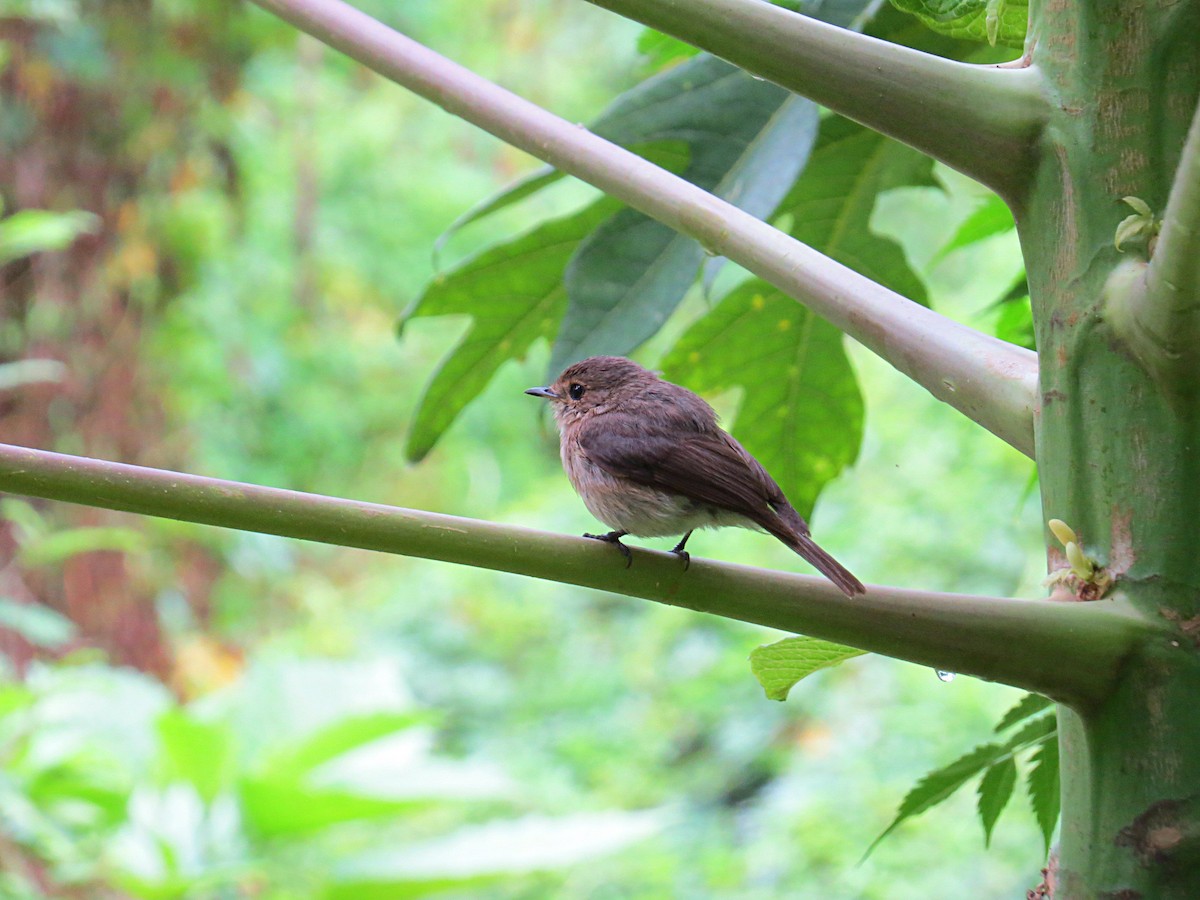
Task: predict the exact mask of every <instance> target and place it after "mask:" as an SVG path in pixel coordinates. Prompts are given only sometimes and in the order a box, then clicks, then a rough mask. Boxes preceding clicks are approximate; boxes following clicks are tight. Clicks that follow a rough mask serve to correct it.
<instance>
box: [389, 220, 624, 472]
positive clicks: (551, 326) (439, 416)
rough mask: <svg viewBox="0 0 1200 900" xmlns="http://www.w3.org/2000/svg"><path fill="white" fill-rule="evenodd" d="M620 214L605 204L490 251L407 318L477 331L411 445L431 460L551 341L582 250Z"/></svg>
mask: <svg viewBox="0 0 1200 900" xmlns="http://www.w3.org/2000/svg"><path fill="white" fill-rule="evenodd" d="M616 208H617V203H616V201H613V200H607V199H605V200H599V201H597V202H595V203H593V204H592V205H591V206H589V207H587V208H586V209H584V210H581V211H580V212H577V213H575V214H574V215H570V216H564V217H562V218H559V219H551V220H550V221H548V222H543V223H542V224H541V225H539V226H537V227H536V228H534V229H533V230H531V231H528V232H526V233H525V234H523V235H521V236H519V237H517V238H514V239H513V240H510V241H508V242H506V243H503V244H499V245H496V246H493V247H490V248H488V249H487V250H484V251H482V252H481V253H479V254H477V255H476V256H474V257H472V258H470V259H468V260H466V261H465V262H463V263H462V264H460V265H459V266H457V267H456V268H455V269H454V270H453V271H451V272H449V273H447V274H445V275H443V276H441V277H440V278H438V279H437V280H436V281H434V282H433V283H432V284H431V285H430V286H429V287H428V288H426V290H425V292H424V293H423V294H422V295H421V297H420V299H419V300H418V301H417V304H416V306H415V307H414V308H413V310H412V311H411V312H410V313H409V314H408V316H407V317H406V320H407V319H411V318H415V317H419V316H442V315H451V314H456V313H457V314H465V315H470V316H471V317H472V322H471V327H470V330H469V331H468V332H467V333H466V334H465V335H464V336H463V338H462V340H461V341H459V343H458V345H457V346H456V347H455V348H454V350H453V351H451V353H450V355H449V356H448V357H447V358H446V359H445V360H444V361H443V362H442V364H441V366H440V367H439V368H438V371H437V372H436V373H435V375H434V377H433V380H432V381H431V382H430V383H429V385H428V386H427V387H426V388H425V393H424V395H423V396H422V397H421V401H420V403H419V404H418V407H417V412H416V416H415V418H414V421H413V425H412V428H411V430H410V431H409V434H408V440H407V442H406V444H405V455H406V456H407V457H408V459H409V460H411V461H413V462H416V461H418V460H420V459H422V458H424V456H425V454H427V453H428V452H429V451H430V449H431V448H432V447H433V445H434V443H435V442H436V441H437V439H438V438H439V437H441V436H442V434H443V433H444V432H445V430H446V429H447V428H449V427H450V423H452V422H453V421H454V419H455V418H456V417H457V416H458V414H459V413H460V412H461V411H462V409H463V408H464V407H465V406H466V405H467V404H468V403H469V402H470V401H471V400H472V399H474V397H475V395H476V394H478V393H479V392H480V391H481V390H483V388H484V387H485V386H486V385H487V383H488V381H490V380H491V377H492V375H493V374H495V372H496V370H497V369H498V368H499V367H500V365H501V364H502V363H504V362H505V361H507V360H508V359H510V358H512V357H514V356H515V357H520V356H523V355H524V354H525V353H526V352H527V351H528V349H529V346H530V345H531V344H532V343H533V342H534V341H536V340H538V339H539V338H544V339H547V340H549V339H550V338H552V337H553V336H554V333H555V331H556V330H557V329H558V324H559V320H560V319H561V318H562V313H563V310H564V309H565V308H566V301H567V297H566V291H565V289H564V288H563V283H562V273H563V269H564V268H565V267H566V265H567V260H568V259H570V257H571V254H572V253H574V252H575V248H576V247H577V246H578V244H579V242H580V241H581V240H583V238H584V236H586V235H587V234H588V233H589V232H590V231H591V230H592V229H593V228H595V227H596V226H597V225H598V224H599V223H600V222H601V221H603V220H604V219H605V218H607V217H608V216H609V215H610V214H611V213H612V211H613V210H614V209H616Z"/></svg>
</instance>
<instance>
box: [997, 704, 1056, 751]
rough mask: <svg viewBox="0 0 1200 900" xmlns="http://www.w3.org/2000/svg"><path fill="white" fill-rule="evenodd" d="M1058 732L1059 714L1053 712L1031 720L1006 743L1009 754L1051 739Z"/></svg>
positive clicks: (1005, 746)
mask: <svg viewBox="0 0 1200 900" xmlns="http://www.w3.org/2000/svg"><path fill="white" fill-rule="evenodd" d="M1057 732H1058V714H1057V713H1054V712H1051V713H1049V714H1048V715H1044V716H1039V717H1038V718H1036V719H1031V720H1029V721H1028V722H1027V723H1026V724H1025V726H1024V727H1023V728H1022V729H1021V730H1020V731H1018V732H1017V733H1016V734H1014V735H1013V736H1012V737H1010V738H1009V739H1008V740H1007V741H1005V742H1004V745H1003V747H1004V749H1005V751H1007V752H1012V753H1018V752H1020V751H1021V750H1025V749H1026V748H1028V747H1033V746H1036V745H1037V744H1039V743H1041V742H1043V741H1045V740H1047V739H1049V738H1050V737H1051V736H1053V735H1055V734H1056V733H1057Z"/></svg>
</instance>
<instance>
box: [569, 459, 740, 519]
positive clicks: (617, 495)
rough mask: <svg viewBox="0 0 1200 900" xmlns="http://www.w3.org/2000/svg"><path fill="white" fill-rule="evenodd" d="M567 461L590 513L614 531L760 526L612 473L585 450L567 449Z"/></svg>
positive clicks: (576, 489)
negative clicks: (589, 457)
mask: <svg viewBox="0 0 1200 900" xmlns="http://www.w3.org/2000/svg"><path fill="white" fill-rule="evenodd" d="M562 461H563V468H564V469H565V470H566V473H567V477H568V478H569V479H570V480H571V484H572V486H573V487H574V488H575V491H576V492H577V493H578V494H579V496H580V498H581V499H582V500H583V503H584V505H585V506H586V507H587V508H588V512H590V513H591V514H592V515H593V516H595V517H596V518H597V519H599V520H600V521H601V522H603V523H604V524H605V525H607V526H608V527H609V528H611V529H613V530H614V531H624V532H627V533H628V534H632V535H634V536H635V537H666V536H668V535H677V534H684V533H686V532H688V531H692V530H693V529H696V528H723V527H726V526H738V527H742V528H752V529H754V530H756V531H757V530H760V529H759V527H758V526H757V525H756V524H755V523H754V522H752V521H751V520H749V519H747V518H746V517H745V516H741V515H738V514H736V513H731V512H728V511H727V510H723V509H719V508H718V507H714V506H710V505H707V504H702V503H698V502H696V501H695V500H691V499H689V498H687V497H684V496H682V495H680V494H672V493H667V492H665V491H661V490H658V489H657V488H652V487H648V486H646V485H641V484H636V483H634V482H632V481H628V480H626V479H623V478H617V477H616V476H613V475H610V474H609V473H608V472H606V471H604V470H603V469H601V468H600V467H599V466H596V465H594V464H593V463H591V462H590V461H589V460H588V459H587V458H586V457H585V456H584V455H583V454H582V453H575V454H568V453H566V452H563V454H562Z"/></svg>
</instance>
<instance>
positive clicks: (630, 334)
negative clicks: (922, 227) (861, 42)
mask: <svg viewBox="0 0 1200 900" xmlns="http://www.w3.org/2000/svg"><path fill="white" fill-rule="evenodd" d="M606 122H607V124H608V125H609V126H610V127H615V128H616V130H618V131H624V132H630V133H637V134H638V135H639V137H640V138H641V139H643V140H666V139H675V140H685V141H686V142H687V143H688V146H689V148H690V150H691V164H690V165H689V166H688V169H687V171H686V172H685V173H684V177H685V178H687V179H688V180H689V181H691V182H692V183H693V184H696V185H698V186H699V187H702V188H705V189H706V190H709V191H711V192H712V193H713V194H715V195H716V196H718V197H721V198H723V199H726V200H728V201H729V202H731V203H733V204H735V205H737V206H739V207H740V208H742V209H745V210H746V211H747V212H749V213H751V214H752V215H756V216H760V217H765V216H767V215H769V214H770V212H771V210H773V209H774V208H775V206H776V204H778V202H779V200H780V198H781V197H782V196H783V194H784V193H785V192H786V191H787V188H788V186H789V185H790V184H791V183H792V181H793V179H794V178H795V177H796V175H797V174H798V173H799V171H800V169H801V168H802V167H803V166H804V162H805V159H806V157H807V152H806V151H807V149H808V147H809V146H811V142H812V140H813V138H814V136H815V133H816V128H817V123H818V119H817V112H816V107H815V105H814V104H812V103H811V102H810V101H807V100H803V99H801V98H797V97H793V96H791V95H789V94H788V93H787V91H784V90H783V89H782V88H779V87H776V86H775V85H772V84H768V83H766V82H763V81H759V80H756V79H754V78H752V77H751V76H749V75H748V74H746V73H745V72H743V71H741V70H740V69H737V68H735V67H733V66H731V65H729V64H728V63H726V62H724V61H723V60H719V59H716V58H714V57H711V56H707V55H705V56H700V57H697V58H695V59H691V60H688V61H687V62H685V63H683V64H681V65H679V66H676V67H675V68H673V69H670V70H668V71H667V72H665V73H663V74H662V75H659V76H656V77H654V78H652V79H650V80H649V81H647V82H645V83H643V84H642V85H639V86H638V87H637V88H634V89H633V90H632V91H630V92H628V93H627V94H626V95H625V99H624V102H623V103H622V104H621V105H620V107H619V109H614V110H613V111H611V112H610V113H609V114H608V117H607V119H606ZM703 260H704V251H703V249H702V248H701V247H700V245H699V244H698V243H696V242H695V241H694V240H692V239H691V238H688V237H685V236H683V235H680V234H679V233H677V232H675V231H672V230H671V229H670V228H668V227H667V226H665V225H662V224H660V223H658V222H656V221H654V220H653V219H650V218H649V217H647V216H645V215H643V214H642V213H639V212H635V211H633V210H622V211H621V212H619V213H617V214H616V216H614V217H613V218H612V219H611V220H610V221H608V222H605V223H604V224H603V225H602V226H601V227H600V228H598V229H597V230H596V231H595V232H594V233H593V234H591V235H589V236H588V238H587V239H586V240H585V241H584V242H583V243H582V244H581V245H580V247H579V250H578V251H577V252H576V254H575V256H574V258H573V259H572V260H571V264H570V265H569V266H568V268H567V294H568V297H569V298H570V301H569V304H568V307H567V313H566V316H565V318H564V319H563V324H562V328H561V329H560V331H559V334H558V339H557V340H556V341H555V345H554V350H553V353H552V359H551V363H550V369H551V374H552V375H556V374H557V373H558V372H559V371H560V370H561V369H562V368H563V367H564V366H566V365H567V364H569V363H571V362H573V361H575V360H577V359H581V358H583V357H586V356H592V355H594V354H597V353H612V354H623V353H628V352H629V351H630V350H632V349H633V348H634V347H637V346H638V345H639V344H641V343H642V342H643V341H645V340H646V339H647V338H649V337H650V336H652V335H653V334H654V333H655V332H657V331H658V329H659V328H660V327H661V326H662V324H663V322H665V321H666V319H667V316H669V315H670V314H671V312H673V311H674V309H675V308H676V307H677V306H678V305H679V302H680V301H681V300H682V299H683V295H684V294H685V293H686V292H687V290H688V288H689V287H691V285H692V283H693V282H694V281H695V278H696V274H697V272H698V271H699V268H700V264H701V263H702V262H703Z"/></svg>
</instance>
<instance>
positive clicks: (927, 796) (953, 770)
mask: <svg viewBox="0 0 1200 900" xmlns="http://www.w3.org/2000/svg"><path fill="white" fill-rule="evenodd" d="M1005 752H1006V751H1005V749H1004V747H1002V746H1001V745H999V744H983V745H981V746H979V747H976V748H975V749H974V750H972V751H971V752H970V753H967V754H966V755H965V756H960V757H959V758H958V759H956V760H955V761H954V762H952V763H950V765H948V766H944V767H943V768H941V769H937V770H935V771H933V772H930V773H929V774H928V775H926V776H925V777H924V778H922V779H921V780H920V781H918V782H917V783H916V785H915V786H914V787H913V789H912V790H910V791H909V792H908V794H907V795H905V797H904V800H903V801H902V802H901V803H900V811H899V812H898V813H897V814H896V818H894V819H893V820H892V823H891V824H890V825H888V827H887V828H885V829H884V830H883V833H882V834H880V835H879V837H877V838H875V840H874V841H872V842H871V846H870V847H868V848H867V852H866V853H864V854H863V859H866V858H867V857H868V856H870V855H871V852H872V851H873V850H874V849H875V848H876V847H877V846H879V842H880V841H882V840H883V839H884V838H885V837H887V836H888V835H889V834H891V833H892V832H893V831H895V830H896V828H897V826H899V825H900V823H901V822H903V821H905V820H906V819H911V818H912V817H913V816H916V815H919V814H920V813H923V812H925V810H927V809H930V808H931V807H934V806H937V805H938V804H939V803H941V802H942V801H943V800H945V799H947V798H948V797H950V796H951V795H952V794H953V793H954V792H955V791H957V790H958V789H959V788H960V787H962V786H963V785H964V784H966V783H967V782H968V781H970V780H971V779H972V778H974V777H975V776H976V775H978V774H979V773H980V772H982V771H984V770H985V769H987V768H988V767H989V766H991V765H992V764H993V763H995V762H996V761H997V760H999V759H1000V758H1001V757H1002V756H1004V755H1005Z"/></svg>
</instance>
